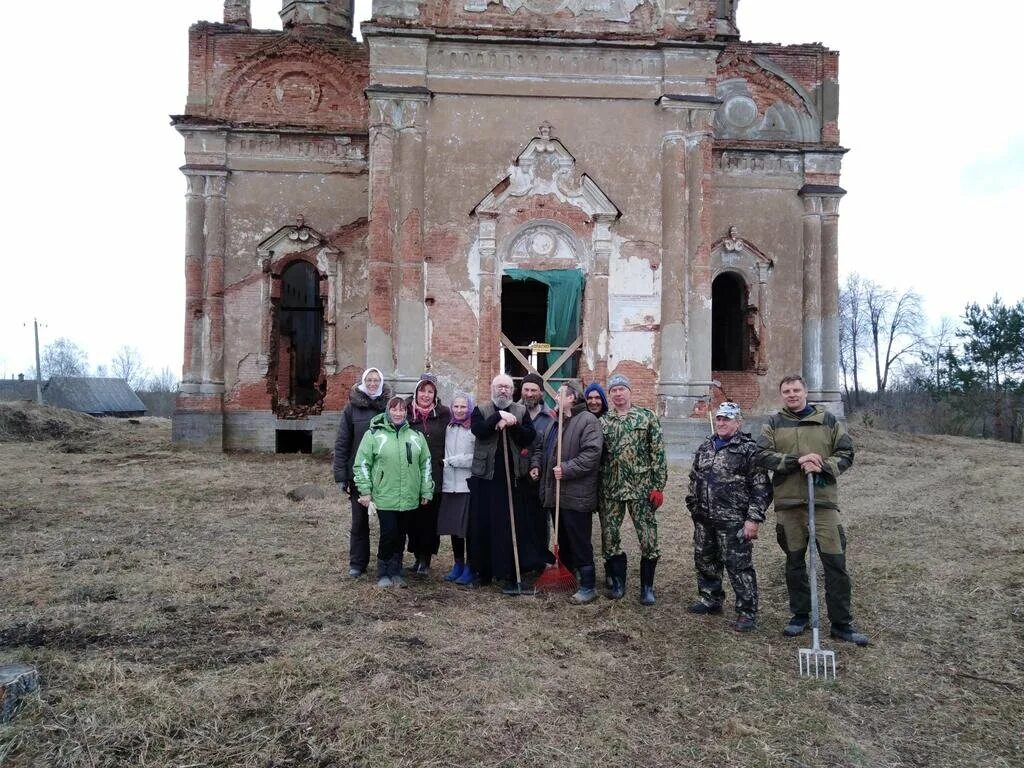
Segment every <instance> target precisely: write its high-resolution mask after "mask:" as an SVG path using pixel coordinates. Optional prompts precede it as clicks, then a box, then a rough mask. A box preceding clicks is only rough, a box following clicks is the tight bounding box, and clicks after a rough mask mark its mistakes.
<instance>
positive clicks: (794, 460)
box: [757, 374, 868, 645]
mask: <svg viewBox="0 0 1024 768" xmlns="http://www.w3.org/2000/svg"><path fill="white" fill-rule="evenodd" d="M779 394H780V395H781V396H782V404H783V408H782V410H781V411H779V412H778V413H776V414H773V415H772V416H771V417H770V418H769V419H768V423H767V424H765V425H764V428H763V430H762V432H761V437H759V438H758V440H757V447H758V448H759V452H758V456H757V460H758V463H759V464H760V465H761V466H763V467H765V468H766V469H769V470H771V472H772V488H773V489H774V493H775V516H776V518H777V523H778V524H777V525H776V526H775V532H776V535H777V536H778V539H779V546H780V547H782V551H783V552H785V553H786V588H787V589H788V590H789V607H790V610H791V611H792V612H793V616H792V618H791V619H790V620H789V623H788V624H787V625H786V627H785V628H784V629H783V630H782V632H783V634H784V635H786V636H787V637H796V636H798V635H800V634H802V633H803V632H804V630H806V629H807V625H808V624H809V623H810V612H811V589H810V583H809V582H808V573H807V562H806V560H805V556H806V553H807V545H808V539H809V537H810V533H809V531H808V527H807V475H809V474H813V475H814V508H815V515H814V520H815V534H816V538H817V545H818V551H819V552H820V553H821V565H822V568H823V569H824V571H825V605H826V606H828V618H829V621H830V622H831V624H832V627H831V632H830V634H831V635H832V637H834V638H836V639H837V640H845V641H846V642H849V643H856V644H857V645H867V644H868V638H867V636H866V635H864V634H862V633H861V632H860V631H859V630H858V629H857V628H856V627H855V626H854V625H853V614H852V612H851V592H852V585H851V581H850V576H849V574H848V573H847V572H846V532H845V531H844V530H843V525H842V522H841V521H840V518H839V475H841V474H842V473H843V472H845V471H846V470H847V469H849V468H850V466H851V465H852V464H853V440H851V439H850V435H849V433H848V432H847V431H846V427H844V426H843V424H842V422H840V421H839V420H838V419H837V418H836V417H835V416H834V415H832V414H831V413H829V412H828V411H826V410H825V409H824V408H822V407H821V406H820V405H809V404H808V402H807V386H806V385H805V384H804V380H803V377H801V376H800V375H798V374H790V375H789V376H785V377H783V379H782V381H781V382H780V383H779ZM810 578H817V574H810Z"/></svg>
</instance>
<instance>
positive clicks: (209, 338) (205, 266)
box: [171, 165, 228, 451]
mask: <svg viewBox="0 0 1024 768" xmlns="http://www.w3.org/2000/svg"><path fill="white" fill-rule="evenodd" d="M182 172H183V173H184V174H185V178H186V179H187V181H188V190H187V192H186V195H185V217H186V218H185V306H186V311H185V350H184V351H185V359H184V364H183V365H182V383H181V386H180V388H179V390H178V398H177V403H176V406H175V410H174V417H173V420H172V425H171V432H172V439H173V440H174V441H175V442H182V443H188V444H191V445H193V446H194V447H197V448H210V449H212V450H217V451H219V450H223V448H224V416H223V408H224V403H223V394H224V249H225V235H226V233H225V209H226V202H227V200H226V194H227V174H228V172H227V170H226V169H224V168H223V167H214V166H209V165H186V166H185V167H184V168H182Z"/></svg>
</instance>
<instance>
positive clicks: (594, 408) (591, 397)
mask: <svg viewBox="0 0 1024 768" xmlns="http://www.w3.org/2000/svg"><path fill="white" fill-rule="evenodd" d="M583 399H584V400H585V401H586V403H587V410H588V411H590V412H591V413H592V414H594V415H595V416H597V418H599V419H600V418H601V417H602V416H604V415H605V414H606V413H608V396H607V395H605V393H604V389H602V388H601V385H600V384H598V383H597V382H596V381H592V382H590V383H589V384H588V385H587V388H586V389H585V390H583Z"/></svg>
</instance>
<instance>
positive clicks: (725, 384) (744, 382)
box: [711, 371, 761, 412]
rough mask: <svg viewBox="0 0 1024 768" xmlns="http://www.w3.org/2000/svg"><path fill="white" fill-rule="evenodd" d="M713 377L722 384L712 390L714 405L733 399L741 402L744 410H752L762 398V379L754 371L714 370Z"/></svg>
mask: <svg viewBox="0 0 1024 768" xmlns="http://www.w3.org/2000/svg"><path fill="white" fill-rule="evenodd" d="M711 378H713V379H716V380H717V381H718V382H720V384H721V386H719V387H717V388H715V389H714V390H712V392H713V398H712V405H713V406H715V407H717V406H718V405H719V404H720V403H724V402H726V401H727V400H731V401H732V402H734V403H739V405H740V408H742V409H743V411H744V412H747V411H751V410H753V409H754V406H756V405H757V403H758V400H759V399H760V379H761V377H759V376H758V375H757V374H756V373H754V372H753V371H712V373H711Z"/></svg>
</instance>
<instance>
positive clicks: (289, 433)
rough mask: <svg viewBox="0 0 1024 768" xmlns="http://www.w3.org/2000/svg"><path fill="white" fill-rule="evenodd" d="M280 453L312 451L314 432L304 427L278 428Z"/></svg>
mask: <svg viewBox="0 0 1024 768" xmlns="http://www.w3.org/2000/svg"><path fill="white" fill-rule="evenodd" d="M277 452H278V453H312V452H313V433H312V432H309V431H307V430H302V429H279V430H277Z"/></svg>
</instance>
